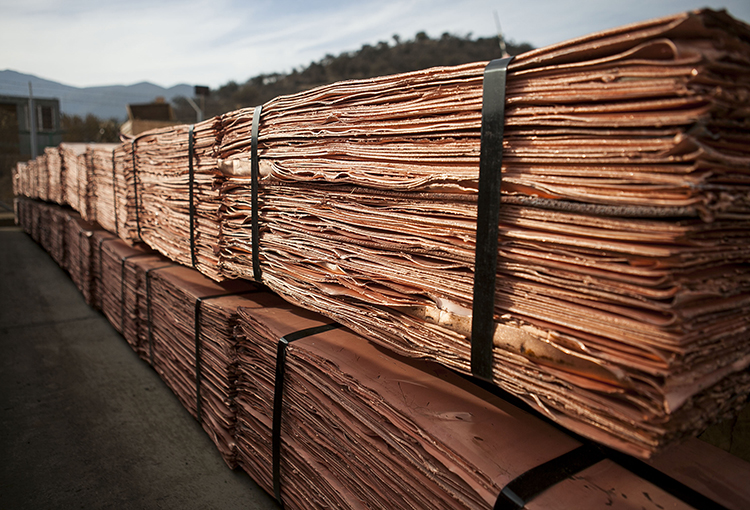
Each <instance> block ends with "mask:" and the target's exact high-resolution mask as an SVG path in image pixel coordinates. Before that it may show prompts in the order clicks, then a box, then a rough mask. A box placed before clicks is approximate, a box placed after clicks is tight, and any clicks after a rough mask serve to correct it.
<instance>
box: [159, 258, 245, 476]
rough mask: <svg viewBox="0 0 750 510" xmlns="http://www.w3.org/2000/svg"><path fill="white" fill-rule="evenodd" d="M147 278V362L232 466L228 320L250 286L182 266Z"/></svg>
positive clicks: (232, 364) (232, 378) (231, 341)
mask: <svg viewBox="0 0 750 510" xmlns="http://www.w3.org/2000/svg"><path fill="white" fill-rule="evenodd" d="M149 278H150V283H149V288H148V291H149V292H150V296H148V300H149V303H150V313H149V314H148V316H149V317H150V325H151V338H150V342H149V348H150V349H151V352H150V353H149V356H150V359H151V360H152V365H153V367H154V369H155V370H156V371H157V373H158V374H159V375H160V376H161V378H162V379H163V380H164V382H165V383H166V384H167V386H169V387H170V388H171V389H172V391H173V392H174V393H175V395H177V397H178V398H179V399H180V401H181V402H182V404H183V405H184V406H185V408H186V409H187V410H188V411H189V412H190V414H192V415H193V416H194V417H195V418H196V419H198V421H199V422H200V423H201V425H202V426H203V428H204V429H205V430H206V432H207V433H208V434H209V436H210V437H211V439H212V440H213V441H214V443H216V445H217V447H218V449H219V451H220V452H221V453H222V456H223V457H224V459H225V460H226V462H227V464H229V465H230V466H232V467H234V465H235V458H234V457H235V448H234V440H233V439H232V434H233V431H234V416H235V412H234V404H233V401H234V396H235V392H236V385H235V379H236V371H237V369H236V364H237V361H236V356H235V354H234V352H235V349H234V343H235V340H234V323H235V322H236V315H237V307H238V306H239V305H240V304H242V303H243V302H244V301H243V296H244V295H248V294H249V293H252V292H254V291H255V286H254V285H253V284H251V283H249V282H242V281H227V282H222V283H216V282H214V281H212V280H210V279H208V278H206V277H205V276H203V275H201V274H200V273H198V272H197V271H195V270H193V269H190V268H187V267H167V268H163V269H161V270H158V271H152V272H151V274H150V276H149Z"/></svg>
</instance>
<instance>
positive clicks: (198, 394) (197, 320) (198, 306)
mask: <svg viewBox="0 0 750 510" xmlns="http://www.w3.org/2000/svg"><path fill="white" fill-rule="evenodd" d="M256 292H260V289H251V290H243V291H239V292H236V291H235V292H225V293H223V294H214V295H212V296H205V297H199V298H196V299H195V314H194V317H195V328H194V332H195V408H196V416H197V418H198V421H199V422H200V421H201V415H202V411H201V409H202V405H201V381H202V380H203V378H202V375H201V342H200V338H201V316H202V311H201V303H203V302H204V301H208V300H209V299H216V298H220V297H226V296H242V295H245V294H254V293H256Z"/></svg>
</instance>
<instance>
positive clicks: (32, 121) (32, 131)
mask: <svg viewBox="0 0 750 510" xmlns="http://www.w3.org/2000/svg"><path fill="white" fill-rule="evenodd" d="M29 141H30V142H31V159H34V158H36V112H35V111H34V92H33V91H32V90H31V82H29Z"/></svg>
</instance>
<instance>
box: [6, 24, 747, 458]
mask: <svg viewBox="0 0 750 510" xmlns="http://www.w3.org/2000/svg"><path fill="white" fill-rule="evenodd" d="M484 71H485V63H476V64H467V65H462V66H456V67H449V68H448V67H444V68H433V69H427V70H423V71H418V72H413V73H406V74H400V75H394V76H386V77H379V78H372V79H368V80H358V81H347V82H341V83H335V84H332V85H327V86H323V87H319V88H316V89H313V90H310V91H306V92H301V93H299V94H295V95H291V96H282V97H278V98H275V99H273V100H271V101H269V102H268V103H266V104H264V105H263V106H262V109H261V110H260V113H259V117H258V118H255V115H256V112H258V111H259V110H257V109H244V110H238V111H236V112H231V113H228V114H225V115H222V116H220V117H217V118H215V119H211V120H208V121H205V122H203V123H200V124H197V125H195V126H193V127H190V126H177V127H170V128H164V129H160V130H154V131H151V132H148V133H146V134H143V135H141V136H139V137H138V138H136V139H133V140H130V141H128V142H125V143H123V144H121V145H120V146H118V147H117V148H116V149H115V151H114V169H113V170H114V175H113V177H112V181H113V182H112V187H113V188H112V191H113V192H112V196H113V202H114V203H112V204H111V206H112V209H113V214H112V215H111V217H113V218H114V221H113V222H111V221H110V220H111V217H110V219H108V220H107V222H108V223H110V224H111V223H114V232H115V234H116V235H118V236H119V237H120V238H122V239H124V240H125V241H127V242H128V243H135V242H138V241H144V242H146V243H147V244H149V245H150V246H151V247H153V248H155V249H157V250H158V251H160V252H161V253H162V254H164V255H165V256H167V257H169V258H171V259H172V260H175V261H178V262H180V263H183V264H186V265H190V266H193V267H195V268H197V269H198V270H200V271H201V272H203V273H204V274H205V275H207V276H208V277H210V278H212V279H214V280H221V279H223V278H228V279H235V278H243V279H256V280H260V281H261V282H262V283H264V284H266V285H267V286H268V287H269V288H271V289H272V290H273V291H276V292H277V293H279V294H280V295H282V296H283V297H284V298H285V299H287V300H288V301H290V302H292V303H294V304H297V305H300V306H302V307H305V308H307V309H310V310H313V311H317V312H319V313H322V314H324V315H326V316H328V317H330V318H333V319H335V320H336V321H338V322H340V323H342V324H344V325H346V326H348V327H349V328H351V329H352V330H354V331H356V332H357V333H360V334H361V335H363V336H366V337H367V338H369V339H371V340H373V341H375V342H377V343H379V344H380V345H382V346H385V347H387V348H388V349H390V350H391V351H393V352H396V353H398V354H400V355H405V356H408V357H413V358H423V359H429V360H434V361H437V362H439V363H441V364H443V365H445V366H448V367H451V368H454V369H456V370H458V371H461V372H464V373H470V372H471V370H472V367H471V363H470V360H471V349H472V345H471V343H472V339H471V336H472V334H471V330H472V320H473V316H474V313H473V308H474V303H473V290H474V284H475V283H476V282H475V274H477V271H479V270H483V269H485V265H484V264H483V265H482V266H481V267H479V268H477V267H475V254H476V253H477V251H478V250H477V241H476V230H477V224H478V220H477V200H478V199H477V196H478V194H479V193H480V192H481V191H482V190H479V172H480V154H481V153H482V151H483V150H485V151H487V150H491V149H495V150H497V152H502V157H503V163H502V168H501V169H500V168H497V169H495V170H499V171H501V175H502V186H501V191H502V197H501V198H498V200H499V201H500V202H501V203H500V207H499V209H500V213H499V220H498V222H497V223H498V236H497V237H498V249H497V270H494V269H493V270H492V273H493V274H492V277H493V279H496V284H495V285H494V301H493V302H492V303H490V304H491V305H493V306H494V308H493V307H492V306H490V315H492V313H491V312H492V311H493V310H494V316H492V317H490V318H489V326H490V328H489V329H490V332H489V333H488V335H487V338H484V339H476V338H475V339H474V340H475V342H479V341H483V342H486V343H487V344H488V346H489V347H490V350H491V351H492V352H491V357H492V359H491V365H492V366H491V368H490V371H489V375H485V376H484V377H487V378H489V379H491V380H492V382H493V383H494V384H496V385H497V386H499V387H501V388H503V389H504V390H506V391H508V392H510V393H512V394H513V395H515V396H517V397H519V398H521V399H523V400H524V401H525V402H526V403H527V404H529V405H531V406H532V407H534V408H535V409H536V410H538V411H539V412H541V413H543V414H544V415H546V416H547V417H549V418H551V419H553V420H555V421H557V422H558V423H560V424H562V425H564V426H566V427H568V428H569V429H571V430H573V431H575V432H577V433H579V434H582V435H584V436H586V437H588V438H592V439H595V440H596V441H599V442H602V443H604V444H607V445H609V446H613V447H615V448H617V449H619V450H622V451H625V452H628V453H630V454H633V455H636V456H639V457H644V458H645V457H649V456H651V455H653V454H654V453H655V452H658V451H660V450H661V449H663V448H665V447H666V446H668V445H670V444H671V443H674V442H677V441H680V440H682V439H684V438H685V437H688V436H691V435H695V434H697V433H698V432H699V431H700V430H702V429H703V428H705V427H706V426H707V425H708V424H709V423H711V422H713V421H715V420H717V419H720V418H721V417H723V416H726V415H731V414H732V413H734V412H736V411H737V409H738V408H739V407H740V406H741V405H743V403H744V402H745V401H746V398H747V395H748V393H750V370H748V367H749V366H750V343H748V342H747V340H746V331H747V330H748V328H749V327H750V235H749V234H748V233H749V232H750V200H748V196H750V177H749V176H750V149H748V148H749V147H750V122H749V121H748V115H747V113H748V111H750V94H748V89H747V83H748V82H749V81H750V28H749V27H748V26H747V25H745V24H743V23H741V22H738V21H737V20H734V19H733V18H731V17H730V16H729V15H727V14H726V13H723V12H714V11H711V10H702V11H696V12H690V13H685V14H679V15H675V16H670V17H666V18H661V19H656V20H651V21H647V22H643V23H638V24H633V25H628V26H624V27H621V28H617V29H613V30H609V31H606V32H601V33H596V34H592V35H589V36H586V37H582V38H579V39H575V40H572V41H566V42H564V43H560V44H557V45H554V46H549V47H546V48H542V49H539V50H533V51H530V52H528V53H525V54H523V55H519V56H517V57H516V58H515V59H514V60H513V61H512V62H511V63H510V66H509V68H508V76H507V86H506V87H505V101H503V102H502V106H503V108H504V117H505V128H504V132H503V133H499V132H498V133H495V132H492V133H490V135H494V136H496V140H501V141H499V142H496V143H495V145H498V144H502V151H500V150H499V149H500V147H498V146H495V147H490V149H488V147H487V145H485V146H484V147H482V129H483V125H482V123H483V108H484V107H483V94H484V96H486V97H488V98H490V99H491V98H493V97H495V96H494V95H493V94H497V93H499V92H500V91H493V90H485V89H486V88H487V87H485V85H484V83H485V82H484ZM491 103H492V101H491V100H490V101H488V104H491ZM484 113H485V114H487V115H489V116H492V115H494V114H497V113H498V112H487V111H485V112H484ZM485 128H486V126H485ZM191 133H192V137H191ZM254 134H255V135H257V136H254ZM485 134H486V133H485ZM254 138H255V140H254ZM485 138H486V139H491V136H488V137H485ZM191 141H192V143H191ZM485 143H486V144H487V143H489V144H490V145H492V143H491V142H485ZM253 146H257V151H255V153H253ZM75 149H76V148H75V147H74V146H71V145H69V144H63V145H62V146H61V149H60V151H61V152H60V153H61V160H62V167H63V173H62V174H61V175H62V176H63V177H62V178H61V182H64V183H66V184H65V186H66V187H65V189H66V190H68V191H67V192H66V197H68V199H69V200H71V201H72V202H75V199H74V198H73V199H71V198H69V195H70V191H71V188H70V186H69V182H70V181H71V179H70V176H71V175H73V174H75V172H76V171H77V172H78V174H80V173H81V170H80V169H78V170H76V169H75V164H76V163H75V160H76V158H74V157H73V156H72V155H75V154H76V150H75ZM253 154H255V156H257V158H256V159H257V162H258V167H257V169H258V172H259V182H258V183H257V185H258V192H257V194H256V195H255V196H253V193H252V188H253V186H252V180H251V174H252V168H253ZM69 159H70V160H71V162H70V163H69V162H68V160H69ZM79 159H80V158H79ZM49 161H50V158H47V159H46V160H44V159H38V160H37V161H36V162H30V163H29V164H28V166H27V167H25V173H28V174H29V175H28V176H17V177H16V178H15V180H14V182H16V181H17V187H18V188H19V189H22V190H25V193H26V194H27V196H30V197H32V198H34V197H40V196H43V195H44V196H46V195H48V194H49V189H52V188H54V186H52V188H50V182H51V181H50V179H49V177H48V176H47V175H46V174H45V172H48V167H49ZM20 168H21V167H19V170H18V172H17V174H18V173H22V172H21V170H20ZM191 168H192V171H191ZM45 169H47V170H45ZM490 170H491V169H490ZM219 172H220V174H219ZM105 173H106V172H105ZM83 174H84V175H83V177H81V176H80V175H79V176H78V177H77V181H76V182H78V185H79V187H82V188H81V189H79V195H80V196H81V197H84V196H89V195H90V193H89V192H88V191H86V190H89V188H90V183H89V178H88V177H86V171H85V170H84V171H83ZM93 175H97V174H96V173H94V174H93ZM74 180H75V179H74ZM105 188H106V186H105ZM105 188H103V189H105ZM106 189H108V188H106ZM484 191H486V190H484ZM79 201H80V202H82V204H83V202H86V200H84V199H83V198H81V199H79ZM255 202H257V204H258V207H257V208H255V210H253V208H254V206H253V203H255ZM69 203H71V202H69ZM82 204H79V207H78V210H79V211H81V214H82V216H83V217H84V218H86V217H87V215H88V214H89V213H88V212H87V211H88V210H89V209H88V206H86V205H85V204H83V205H82ZM71 205H73V204H72V203H71ZM108 205H109V204H108ZM73 207H74V208H77V207H76V205H73ZM103 207H105V206H103ZM97 214H99V213H98V212H97ZM102 214H104V213H102ZM253 214H255V215H257V221H256V220H254V219H253ZM492 222H493V223H494V220H492ZM484 223H486V222H485V221H484V220H482V219H480V221H479V224H480V225H481V224H484ZM492 227H493V228H494V225H492ZM32 229H33V227H32ZM254 230H257V232H258V235H255V234H254V233H253V231H254ZM32 235H34V234H32ZM254 243H255V246H254ZM492 250H493V251H491V252H490V255H491V258H494V255H493V254H494V248H493V249H492ZM104 276H106V274H105V275H104ZM492 289H493V287H490V290H489V292H490V293H491V292H492ZM484 301H486V302H489V301H490V299H486V300H484ZM493 328H494V330H493ZM492 331H494V334H493V332H492Z"/></svg>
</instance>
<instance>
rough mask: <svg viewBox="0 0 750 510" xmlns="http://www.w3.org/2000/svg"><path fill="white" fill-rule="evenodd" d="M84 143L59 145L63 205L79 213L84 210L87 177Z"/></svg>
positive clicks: (85, 146)
mask: <svg viewBox="0 0 750 510" xmlns="http://www.w3.org/2000/svg"><path fill="white" fill-rule="evenodd" d="M87 147H88V145H87V144H85V143H61V144H60V159H61V167H60V172H61V178H60V181H61V182H62V187H63V193H64V195H63V200H64V203H65V204H67V205H69V206H70V207H72V208H73V209H75V210H76V211H78V212H79V213H81V216H83V211H84V210H85V208H86V196H87V195H86V190H87V184H88V177H87V171H86V158H85V153H86V149H87Z"/></svg>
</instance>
